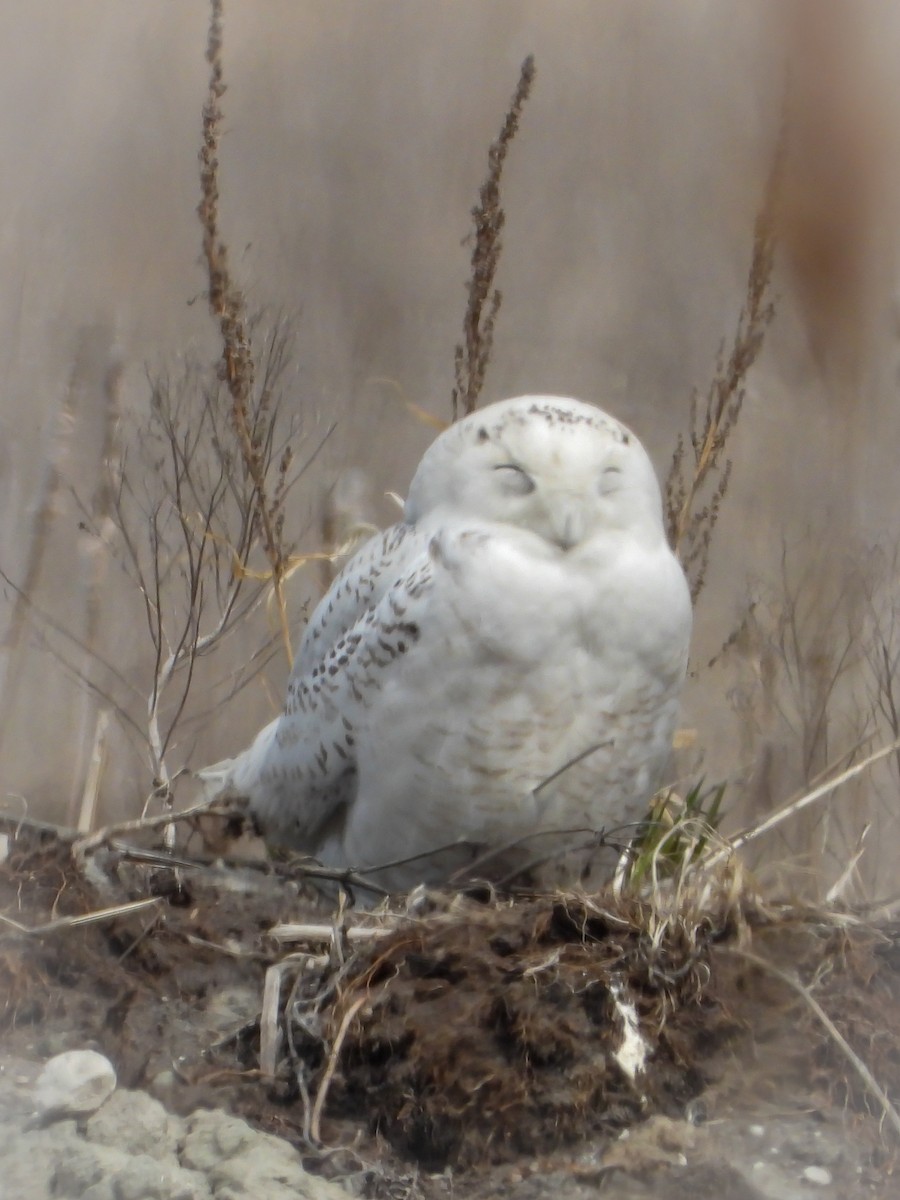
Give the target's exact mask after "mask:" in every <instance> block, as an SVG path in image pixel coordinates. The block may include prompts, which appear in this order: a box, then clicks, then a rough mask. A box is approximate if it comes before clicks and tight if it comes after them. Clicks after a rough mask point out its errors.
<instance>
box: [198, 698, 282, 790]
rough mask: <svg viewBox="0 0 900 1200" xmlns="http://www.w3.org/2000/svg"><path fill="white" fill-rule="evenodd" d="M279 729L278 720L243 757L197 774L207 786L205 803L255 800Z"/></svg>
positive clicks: (207, 768)
mask: <svg viewBox="0 0 900 1200" xmlns="http://www.w3.org/2000/svg"><path fill="white" fill-rule="evenodd" d="M277 726H278V719H277V718H276V720H274V721H271V722H270V723H269V724H268V725H266V727H265V728H264V729H262V730H260V732H259V733H258V734H257V735H256V739H255V741H254V742H253V745H252V746H249V747H248V748H247V749H246V750H245V751H244V752H243V753H242V754H238V755H237V756H236V757H235V758H223V759H222V761H221V762H217V763H213V764H212V766H209V767H201V768H200V769H199V770H198V771H194V772H193V774H194V778H195V779H199V780H200V782H201V784H202V785H203V798H204V800H210V801H211V800H250V801H251V802H252V801H253V800H254V797H255V792H256V789H257V787H258V783H259V773H260V769H261V768H262V767H263V766H264V765H265V763H266V760H267V757H268V755H269V753H270V750H271V747H272V743H273V742H274V740H275V733H276V729H277Z"/></svg>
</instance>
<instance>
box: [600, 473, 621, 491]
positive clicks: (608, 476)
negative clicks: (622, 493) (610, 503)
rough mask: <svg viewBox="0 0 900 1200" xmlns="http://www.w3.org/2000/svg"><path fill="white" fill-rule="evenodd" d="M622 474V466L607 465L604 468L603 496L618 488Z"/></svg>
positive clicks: (601, 480) (601, 482) (601, 487)
mask: <svg viewBox="0 0 900 1200" xmlns="http://www.w3.org/2000/svg"><path fill="white" fill-rule="evenodd" d="M621 474H622V468H621V467H606V468H605V469H604V471H603V474H602V475H601V476H600V495H601V496H608V495H609V494H610V493H611V492H615V491H617V490H618V487H619V478H620V476H621Z"/></svg>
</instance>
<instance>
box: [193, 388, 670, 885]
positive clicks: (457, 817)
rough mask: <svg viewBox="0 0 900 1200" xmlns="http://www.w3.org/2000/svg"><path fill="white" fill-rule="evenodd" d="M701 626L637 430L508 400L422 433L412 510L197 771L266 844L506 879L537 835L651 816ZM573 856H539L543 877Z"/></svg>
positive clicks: (559, 405)
mask: <svg viewBox="0 0 900 1200" xmlns="http://www.w3.org/2000/svg"><path fill="white" fill-rule="evenodd" d="M690 629H691V604H690V597H689V594H688V588H687V585H686V583H685V578H684V574H683V572H682V570H681V567H680V566H679V564H678V562H677V560H676V558H675V557H674V555H673V554H672V552H671V550H670V549H669V546H668V543H667V541H666V535H665V532H664V529H663V520H662V505H661V500H660V492H659V485H658V483H657V480H656V476H655V474H654V471H653V467H652V465H651V463H650V459H649V458H648V456H647V454H646V452H645V450H644V449H643V447H642V446H641V444H640V442H639V441H638V439H637V438H636V437H635V436H634V434H633V433H631V431H630V430H628V429H626V428H625V426H623V425H621V424H620V423H619V422H618V421H616V420H614V419H613V418H612V417H610V416H607V414H606V413H604V412H601V411H600V410H599V409H597V408H595V407H593V406H592V405H589V404H584V403H582V402H580V401H578V400H571V399H566V398H561V397H556V396H521V397H518V398H516V399H513V400H505V401H502V402H500V403H498V404H493V405H491V406H490V407H487V408H484V409H482V410H481V411H479V412H475V413H473V414H472V415H470V416H467V417H465V418H464V419H463V420H461V421H459V422H458V423H457V424H455V425H453V426H451V427H450V428H449V429H447V430H446V431H445V432H443V433H441V434H440V436H439V437H438V438H437V439H436V441H434V443H433V444H432V445H431V446H430V447H429V449H428V450H427V451H426V452H425V455H424V456H423V458H422V461H421V463H420V464H419V467H418V469H417V471H416V473H415V476H414V478H413V481H412V484H411V486H410V489H409V496H408V499H407V501H406V506H405V510H404V516H403V520H402V521H401V522H400V523H399V524H397V525H394V526H393V527H392V528H390V529H388V530H387V531H386V532H385V533H383V534H379V535H377V536H376V537H374V538H372V539H371V541H369V542H367V543H366V544H365V545H364V546H363V548H362V549H361V550H360V551H359V552H358V553H357V554H356V555H355V556H354V557H353V558H352V559H351V560H350V562H348V564H347V565H346V566H345V567H344V569H343V571H342V572H341V573H340V574H339V575H338V576H337V578H336V579H335V580H334V583H333V584H332V586H331V588H330V590H329V591H328V593H327V595H326V596H325V597H324V599H323V600H322V601H321V602H320V604H319V605H318V607H317V608H316V610H315V612H314V614H313V616H312V619H311V620H310V623H309V626H308V628H307V630H306V633H305V636H304V638H303V642H302V645H301V647H300V652H299V656H298V659H297V663H296V665H295V667H294V670H293V673H292V675H291V678H290V683H289V685H288V693H287V702H286V705H285V709H284V712H283V713H282V714H281V716H279V717H278V718H277V719H276V720H274V721H273V722H272V723H271V724H269V725H267V726H266V728H265V729H263V730H262V732H261V733H260V734H259V735H258V736H257V738H256V740H255V741H254V742H253V744H252V745H251V746H250V747H249V749H247V750H245V751H244V752H243V753H242V754H240V755H239V756H238V757H237V758H234V759H229V760H227V761H225V762H223V763H219V764H217V765H216V766H214V767H210V768H207V769H206V770H205V771H202V772H200V775H201V778H203V779H204V780H205V781H206V784H207V788H208V790H209V791H210V792H211V793H212V794H219V795H223V796H232V797H241V798H244V799H246V800H247V801H248V802H249V806H250V809H251V811H252V812H253V814H254V815H255V817H256V819H257V821H258V823H259V825H260V827H261V829H262V831H263V833H264V834H265V836H266V838H267V839H268V840H269V841H270V842H272V843H275V844H280V845H284V846H290V847H295V848H298V849H302V850H304V851H306V852H308V853H310V854H311V855H313V856H314V857H315V858H317V859H318V860H319V861H320V862H321V863H323V864H325V865H328V866H335V867H345V866H346V867H354V868H356V869H358V870H360V871H363V872H368V873H370V874H371V877H372V878H373V879H374V880H376V881H377V882H379V883H380V884H382V885H384V886H386V887H388V888H391V889H401V888H406V887H410V886H412V885H414V884H416V883H418V882H420V881H424V882H429V883H437V882H442V881H444V880H446V879H447V878H448V877H451V876H452V877H454V878H462V877H463V876H464V875H465V873H466V867H467V865H468V866H470V867H471V871H472V873H473V874H475V875H477V876H478V877H480V878H491V877H493V878H502V877H504V876H505V875H506V874H508V873H509V872H510V870H511V869H512V870H517V869H519V868H520V867H521V866H522V865H523V864H526V863H529V862H531V861H533V860H537V859H540V858H542V857H543V858H544V859H545V860H547V859H548V854H547V849H546V845H545V844H542V841H541V839H542V838H544V839H549V840H550V841H552V842H553V844H554V845H556V844H557V842H558V841H559V839H560V838H561V837H562V836H563V834H565V833H568V837H569V840H570V841H571V840H572V838H573V837H575V840H576V841H580V843H581V844H582V845H583V844H584V842H585V833H586V831H591V830H601V829H602V828H604V827H605V828H607V829H610V828H612V827H621V826H625V825H628V824H629V823H632V822H636V821H639V820H640V819H641V817H642V816H644V814H645V813H646V811H647V806H648V801H649V799H650V797H651V796H652V794H653V792H654V791H655V790H656V789H657V788H658V787H659V786H660V785H661V784H662V783H663V782H664V774H665V771H666V767H667V763H668V759H669V756H670V751H671V740H672V733H673V729H674V724H675V717H676V707H677V703H678V695H679V692H680V690H681V686H682V682H683V680H684V675H685V669H686V664H687V654H688V640H689V636H690ZM551 835H552V836H551ZM575 835H577V837H576V836H575ZM433 851H439V852H438V853H433V854H430V853H429V852H433ZM398 860H407V861H403V862H399V861H398ZM383 864H392V865H391V866H389V867H387V868H386V869H383V870H381V871H375V870H373V869H374V868H377V867H380V866H382V865H383ZM562 864H566V865H565V866H564V865H562ZM584 865H585V863H584V861H583V860H582V859H579V860H578V868H577V869H578V870H579V871H580V870H583V868H584ZM573 870H575V868H574V867H573V858H572V856H571V855H570V856H569V857H568V858H566V857H559V856H556V855H550V856H549V866H548V865H547V863H546V861H545V866H544V868H543V879H544V880H545V881H552V882H556V881H558V882H574V880H573V879H571V878H568V879H563V878H560V873H561V872H568V873H569V875H571V873H572V872H573ZM548 871H549V875H548Z"/></svg>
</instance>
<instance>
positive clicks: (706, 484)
mask: <svg viewBox="0 0 900 1200" xmlns="http://www.w3.org/2000/svg"><path fill="white" fill-rule="evenodd" d="M784 146H785V136H784V132H783V131H782V134H781V136H780V138H779V141H778V145H777V146H776V150H775V155H774V159H773V163H772V169H771V171H770V173H769V178H768V181H767V183H766V188H765V192H764V195H763V202H762V206H761V208H760V211H759V214H758V216H757V218H756V223H755V227H754V232H753V256H752V259H751V262H750V272H749V275H748V276H747V290H746V295H745V298H744V304H743V307H742V308H741V312H740V316H739V317H738V323H737V329H736V330H735V334H734V340H733V342H732V345H731V349H730V351H729V353H728V357H727V358H725V357H724V356H723V355H720V356H719V361H718V364H717V369H716V373H715V375H714V376H713V379H712V382H711V383H710V385H709V388H708V390H707V393H706V396H705V399H704V401H703V403H702V405H701V401H700V397H699V394H698V393H697V392H694V394H693V396H692V397H691V420H690V443H691V451H690V454H689V453H688V451H687V447H686V446H685V440H684V437H683V436H681V435H679V437H678V442H677V444H676V447H675V452H674V455H673V457H672V465H671V468H670V470H669V475H668V478H667V480H666V488H665V509H666V526H667V531H668V535H669V541H670V543H671V545H672V548H673V549H674V550H675V552H676V553H677V554H678V556H679V558H680V559H681V562H682V565H683V566H684V569H685V573H686V574H687V577H688V581H689V583H690V585H691V597H692V599H693V600H694V601H695V602H696V600H697V597H698V596H699V595H700V592H701V591H702V589H703V584H704V581H705V577H706V568H707V565H708V563H709V549H710V543H711V541H712V535H713V530H714V529H715V527H716V523H717V521H718V519H719V511H720V509H721V505H722V501H723V499H724V498H725V493H726V492H727V490H728V482H729V477H730V474H731V461H730V459H723V452H724V450H725V446H726V443H727V441H728V439H729V437H730V436H731V434H732V433H733V432H734V429H735V426H736V425H737V423H738V419H739V418H740V415H741V408H742V407H743V403H744V397H745V395H746V381H747V375H748V373H749V371H750V368H751V367H752V366H753V364H754V363H755V362H756V360H757V358H758V357H759V353H760V350H761V349H762V345H763V341H764V338H765V334H766V330H767V329H768V327H769V325H770V324H771V322H772V318H773V316H774V313H775V310H774V305H773V303H772V299H771V282H772V272H773V268H774V263H775V248H776V240H777V238H776V234H777V217H778V206H779V202H780V196H781V181H782V177H783V163H784ZM698 505H700V507H698Z"/></svg>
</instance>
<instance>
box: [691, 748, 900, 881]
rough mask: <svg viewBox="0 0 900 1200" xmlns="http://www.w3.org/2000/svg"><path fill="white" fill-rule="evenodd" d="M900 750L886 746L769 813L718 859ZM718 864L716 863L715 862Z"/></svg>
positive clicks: (729, 845) (736, 836) (742, 834)
mask: <svg viewBox="0 0 900 1200" xmlns="http://www.w3.org/2000/svg"><path fill="white" fill-rule="evenodd" d="M898 749H900V739H898V740H897V741H895V742H890V743H889V744H888V745H887V746H882V747H881V749H880V750H876V751H875V752H874V753H873V754H869V755H867V757H866V758H864V759H863V760H862V761H861V762H858V763H854V765H853V766H852V767H848V768H847V770H846V771H841V773H840V775H835V776H834V778H832V779H829V780H826V782H825V783H822V784H820V785H819V787H815V788H813V789H812V791H810V792H807V793H806V794H805V795H804V796H801V797H800V798H799V799H797V800H792V801H791V802H790V803H788V804H785V805H783V806H782V807H781V808H779V809H776V811H775V812H773V813H770V814H769V816H768V817H766V818H765V820H763V821H760V822H758V823H757V824H756V825H752V826H750V827H749V828H747V829H744V830H742V831H741V832H740V833H738V834H736V835H735V836H734V837H733V838H731V839H730V840H729V844H728V847H727V849H726V850H725V851H723V852H720V854H719V855H717V856H716V857H717V858H718V857H721V854H722V853H727V854H733V853H735V852H736V851H737V850H740V849H742V848H743V847H744V846H746V845H747V844H748V842H752V841H755V840H756V839H757V838H758V837H761V836H762V835H763V834H764V833H768V832H769V830H771V829H774V828H775V827H776V826H777V825H780V824H781V823H782V822H783V821H786V820H787V819H788V817H792V816H794V814H795V813H798V812H802V811H803V810H804V809H805V808H809V806H810V805H811V804H817V803H818V802H819V801H820V800H824V799H825V797H826V796H830V795H831V793H832V792H834V791H835V790H836V789H837V788H839V787H841V785H842V784H845V783H848V782H849V781H850V780H851V779H855V778H856V777H857V776H858V775H862V774H863V772H865V771H868V770H869V769H870V768H871V767H873V766H874V765H875V763H877V762H880V761H881V760H882V759H884V758H887V757H888V756H889V755H892V754H896V753H897V750H898ZM714 861H715V860H714Z"/></svg>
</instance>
